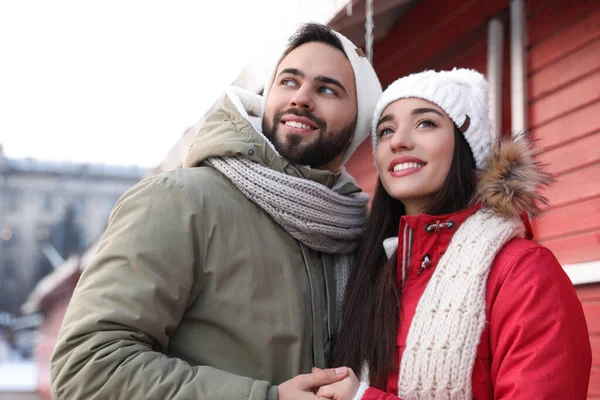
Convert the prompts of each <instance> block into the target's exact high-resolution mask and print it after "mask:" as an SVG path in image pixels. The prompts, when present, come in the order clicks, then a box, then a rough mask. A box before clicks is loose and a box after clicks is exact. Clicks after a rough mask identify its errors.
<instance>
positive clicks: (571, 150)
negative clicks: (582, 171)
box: [537, 132, 600, 185]
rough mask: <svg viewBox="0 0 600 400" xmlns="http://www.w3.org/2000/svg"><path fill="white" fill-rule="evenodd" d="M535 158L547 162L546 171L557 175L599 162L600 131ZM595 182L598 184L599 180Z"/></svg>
mask: <svg viewBox="0 0 600 400" xmlns="http://www.w3.org/2000/svg"><path fill="white" fill-rule="evenodd" d="M542 144H543V143H542ZM537 159H538V160H539V161H540V162H542V163H545V164H547V166H546V168H545V169H546V171H548V172H550V173H551V174H553V175H555V176H557V177H560V175H561V174H564V173H567V172H568V171H572V170H575V169H577V168H582V167H585V166H586V165H590V164H593V163H596V162H599V161H600V132H596V133H594V134H592V135H588V136H584V137H582V138H579V139H577V140H574V141H572V142H570V143H566V144H564V145H562V146H558V147H554V148H552V149H551V150H549V151H545V152H543V153H541V154H540V155H539V156H538V157H537ZM597 184H598V185H600V182H598V183H597Z"/></svg>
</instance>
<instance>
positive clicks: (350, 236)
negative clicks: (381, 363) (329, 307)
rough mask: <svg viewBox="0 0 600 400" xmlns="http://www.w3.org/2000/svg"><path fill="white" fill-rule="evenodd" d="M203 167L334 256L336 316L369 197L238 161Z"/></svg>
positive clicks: (230, 159) (212, 160) (214, 161)
mask: <svg viewBox="0 0 600 400" xmlns="http://www.w3.org/2000/svg"><path fill="white" fill-rule="evenodd" d="M205 164H208V165H210V166H212V167H213V168H215V169H217V170H218V171H220V172H221V173H222V174H223V175H225V176H226V177H227V178H228V179H229V180H230V181H231V182H232V183H233V184H234V185H235V186H236V187H237V188H238V189H239V190H240V191H241V192H242V193H243V194H244V195H245V196H246V197H247V198H248V199H250V200H251V201H253V202H254V203H256V204H257V205H258V206H260V207H261V208H262V209H263V210H264V211H266V212H267V213H268V214H269V215H270V216H271V217H272V218H273V219H274V220H275V222H277V223H278V224H279V225H281V226H282V227H283V229H285V230H286V231H287V232H288V233H289V234H290V235H292V237H294V238H295V239H297V240H299V241H300V242H302V243H303V244H304V245H306V246H307V247H309V248H311V249H313V250H317V251H321V252H324V253H329V254H333V255H334V264H335V276H336V305H337V310H338V315H340V314H339V312H340V310H341V304H342V301H343V296H344V290H345V288H346V283H347V281H348V276H349V275H350V268H351V265H352V262H353V259H354V251H355V250H356V248H357V246H358V239H359V238H360V237H361V235H362V232H363V229H364V225H365V214H366V205H367V202H368V200H369V196H368V194H366V193H362V192H361V193H354V194H350V195H347V196H344V195H341V194H338V193H336V192H335V191H333V190H331V189H329V188H327V187H326V186H324V185H321V184H319V183H317V182H313V181H311V180H308V179H302V178H297V177H294V176H290V175H287V174H284V173H280V172H277V171H274V170H272V169H270V168H267V167H265V166H262V165H260V164H258V163H255V162H252V161H250V160H247V159H246V158H244V157H241V156H238V157H213V158H210V159H208V160H206V161H205Z"/></svg>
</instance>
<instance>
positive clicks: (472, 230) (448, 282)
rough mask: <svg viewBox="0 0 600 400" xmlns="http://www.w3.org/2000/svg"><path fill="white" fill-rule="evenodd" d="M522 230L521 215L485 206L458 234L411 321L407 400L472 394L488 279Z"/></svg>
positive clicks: (404, 368)
mask: <svg viewBox="0 0 600 400" xmlns="http://www.w3.org/2000/svg"><path fill="white" fill-rule="evenodd" d="M523 229H524V228H523V224H522V222H521V221H520V220H518V219H514V220H507V219H504V218H502V217H499V216H496V215H493V214H492V213H490V212H486V211H485V210H480V211H478V212H477V213H476V214H475V215H473V216H472V217H470V218H469V219H468V220H467V221H465V222H464V223H463V224H462V226H461V227H460V228H459V229H458V231H457V232H456V234H455V235H454V236H453V238H452V241H451V243H450V245H449V246H448V249H447V250H446V252H445V253H444V255H443V256H442V258H441V259H440V261H439V264H438V266H437V267H436V269H435V272H434V273H433V275H432V277H431V280H430V282H429V284H428V285H427V288H426V289H425V292H424V293H423V296H422V297H421V299H420V301H419V304H418V305H417V309H416V312H415V316H414V317H413V320H412V322H411V325H410V330H409V332H408V337H407V339H406V348H405V350H404V354H403V356H402V361H401V364H400V377H399V381H398V388H399V393H398V395H399V396H400V397H401V398H402V399H404V400H413V399H436V400H438V399H453V400H462V399H465V400H467V399H469V400H470V399H471V398H472V386H471V385H472V383H471V376H472V372H473V364H474V362H475V355H476V352H477V346H478V345H479V341H480V339H481V335H482V333H483V329H484V326H485V321H486V315H485V311H486V303H485V289H486V283H487V278H488V275H489V272H490V269H491V266H492V264H493V262H494V258H495V257H496V255H497V254H498V252H499V251H500V250H501V249H502V247H503V246H504V245H505V244H506V243H508V241H509V240H511V239H512V238H514V237H515V236H517V235H519V234H522V232H523Z"/></svg>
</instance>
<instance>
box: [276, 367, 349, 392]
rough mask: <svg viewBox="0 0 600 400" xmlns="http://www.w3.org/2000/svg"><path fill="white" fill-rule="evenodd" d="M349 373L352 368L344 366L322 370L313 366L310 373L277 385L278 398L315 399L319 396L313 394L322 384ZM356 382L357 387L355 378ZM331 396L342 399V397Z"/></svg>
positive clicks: (346, 376) (342, 377)
mask: <svg viewBox="0 0 600 400" xmlns="http://www.w3.org/2000/svg"><path fill="white" fill-rule="evenodd" d="M350 373H352V375H354V373H353V372H352V370H351V369H350V368H346V367H340V368H335V369H333V368H332V369H323V370H322V369H318V368H313V372H312V373H311V374H304V375H298V376H296V377H294V378H292V379H290V380H289V381H285V382H283V383H282V384H281V385H279V387H278V388H277V390H278V393H279V400H316V399H318V398H319V397H317V395H315V392H317V390H320V389H319V388H321V387H323V386H325V387H329V386H331V385H332V384H335V383H338V382H341V381H343V380H345V379H346V378H348V376H349V374H350ZM355 378H356V376H355ZM356 382H357V385H356V386H357V387H358V380H356ZM327 385H329V386H327ZM355 392H356V390H355ZM331 398H332V399H342V397H331ZM349 399H350V400H351V399H352V397H349Z"/></svg>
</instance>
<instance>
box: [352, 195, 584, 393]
mask: <svg viewBox="0 0 600 400" xmlns="http://www.w3.org/2000/svg"><path fill="white" fill-rule="evenodd" d="M478 208H479V207H477V206H474V207H471V208H468V209H466V210H463V211H461V212H459V213H456V214H452V215H446V216H429V215H423V214H421V215H417V216H405V217H403V218H402V220H401V223H400V233H399V238H400V243H399V248H398V254H402V250H403V249H402V237H403V231H404V229H408V228H412V230H413V241H412V251H411V254H410V267H409V270H408V273H407V278H406V282H405V284H404V288H403V290H402V295H401V306H400V321H399V325H398V330H397V339H396V346H397V347H396V350H397V356H398V363H397V365H398V367H397V369H396V370H395V371H394V372H393V373H392V374H391V375H390V377H389V379H388V382H387V386H386V388H385V391H382V390H379V389H376V388H372V387H371V388H369V389H367V391H366V392H365V394H364V395H363V397H362V399H366V400H384V399H386V400H391V399H398V397H397V396H396V395H397V393H398V376H399V365H400V359H401V357H402V353H403V351H404V346H405V344H406V337H407V335H408V330H409V328H410V325H411V321H412V318H413V316H414V314H415V309H416V307H417V303H418V302H419V299H420V298H421V295H422V294H423V292H424V290H425V287H426V286H427V283H428V282H429V279H430V278H431V275H432V274H433V271H434V269H435V268H436V266H437V263H438V261H439V259H440V257H441V256H442V254H443V253H444V251H445V250H446V248H447V247H448V244H449V242H450V239H451V238H452V235H453V234H454V232H456V229H457V228H458V227H459V226H460V224H461V223H462V222H464V221H465V220H466V219H467V218H468V217H469V216H471V215H472V214H474V213H475V212H476V211H477V210H478ZM450 220H451V221H454V226H453V227H451V228H447V227H443V228H441V229H440V230H439V231H438V232H436V231H435V230H431V231H430V232H428V231H427V230H426V227H427V226H428V225H430V224H435V223H436V221H439V222H447V221H450ZM425 255H429V256H430V258H431V263H432V264H431V266H429V267H427V268H425V269H423V270H422V271H421V273H420V274H419V270H420V269H421V267H422V261H423V258H424V257H425ZM399 258H401V257H399ZM401 282H402V276H401V266H400V265H399V267H398V287H401ZM590 369H591V349H590V341H589V336H588V331H587V326H586V322H585V318H584V315H583V310H582V308H581V303H580V302H579V299H578V298H577V294H576V293H575V289H574V288H573V285H572V283H571V281H570V280H569V278H568V277H567V275H566V274H565V272H564V270H563V269H562V267H561V266H560V264H559V263H558V261H557V260H556V258H555V257H554V255H553V254H552V253H551V252H550V250H548V249H547V248H545V247H543V246H541V245H539V244H537V243H535V242H533V241H531V240H526V239H522V238H515V239H513V240H512V241H510V242H509V243H508V244H506V245H505V246H504V248H503V249H502V250H501V251H500V253H499V254H498V255H497V256H496V259H495V261H494V264H493V265H492V269H491V271H490V274H489V278H488V282H487V290H486V327H485V329H484V331H483V334H482V336H481V341H480V343H479V347H478V349H477V356H476V360H475V364H474V366H473V375H472V386H473V397H474V398H475V399H478V400H484V399H495V400H500V399H511V400H518V399H527V400H531V399H536V400H542V399H560V400H571V399H573V400H575V399H577V400H579V399H585V398H586V393H587V388H588V381H589V377H590Z"/></svg>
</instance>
